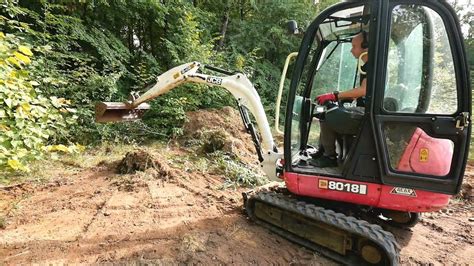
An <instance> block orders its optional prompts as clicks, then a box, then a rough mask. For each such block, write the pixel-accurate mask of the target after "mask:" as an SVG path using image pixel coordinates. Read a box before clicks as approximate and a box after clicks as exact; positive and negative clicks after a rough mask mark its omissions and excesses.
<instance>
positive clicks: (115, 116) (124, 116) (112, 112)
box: [95, 102, 150, 123]
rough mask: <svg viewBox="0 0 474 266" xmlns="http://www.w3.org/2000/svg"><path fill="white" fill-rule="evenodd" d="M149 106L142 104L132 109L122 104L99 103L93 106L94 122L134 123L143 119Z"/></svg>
mask: <svg viewBox="0 0 474 266" xmlns="http://www.w3.org/2000/svg"><path fill="white" fill-rule="evenodd" d="M148 109H150V105H149V104H146V103H142V104H140V105H139V106H137V107H135V108H132V107H131V106H130V105H129V104H127V103H123V102H100V103H97V104H96V105H95V121H96V122H99V123H107V122H120V121H134V120H138V119H140V118H142V117H143V115H144V113H145V111H146V110H148Z"/></svg>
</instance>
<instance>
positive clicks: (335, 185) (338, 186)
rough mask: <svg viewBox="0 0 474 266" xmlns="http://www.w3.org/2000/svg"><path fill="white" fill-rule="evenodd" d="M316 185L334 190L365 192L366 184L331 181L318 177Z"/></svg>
mask: <svg viewBox="0 0 474 266" xmlns="http://www.w3.org/2000/svg"><path fill="white" fill-rule="evenodd" d="M318 187H319V188H321V189H329V190H336V191H342V192H349V193H354V194H362V195H366V194H367V185H364V184H354V183H347V182H339V181H332V180H326V179H319V184H318Z"/></svg>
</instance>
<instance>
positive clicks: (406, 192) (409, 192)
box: [390, 187, 416, 197]
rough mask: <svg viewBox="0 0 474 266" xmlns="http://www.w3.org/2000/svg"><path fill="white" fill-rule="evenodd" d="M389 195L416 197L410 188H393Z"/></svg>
mask: <svg viewBox="0 0 474 266" xmlns="http://www.w3.org/2000/svg"><path fill="white" fill-rule="evenodd" d="M390 194H395V195H401V196H408V197H416V192H415V190H414V189H411V188H404V187H394V188H393V189H392V191H390Z"/></svg>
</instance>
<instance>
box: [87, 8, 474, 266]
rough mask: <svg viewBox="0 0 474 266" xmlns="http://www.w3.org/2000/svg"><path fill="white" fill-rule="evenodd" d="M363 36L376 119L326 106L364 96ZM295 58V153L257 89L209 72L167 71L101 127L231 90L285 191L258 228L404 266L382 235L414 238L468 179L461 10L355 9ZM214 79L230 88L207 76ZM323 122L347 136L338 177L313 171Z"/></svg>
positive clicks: (368, 106) (107, 107)
mask: <svg viewBox="0 0 474 266" xmlns="http://www.w3.org/2000/svg"><path fill="white" fill-rule="evenodd" d="M291 25H292V31H294V32H296V31H300V30H299V29H298V28H297V26H296V25H295V23H294V22H292V23H291ZM362 31H364V32H366V33H367V35H368V36H367V39H366V46H367V48H368V54H369V57H368V58H369V59H368V62H367V63H366V66H367V68H366V72H367V73H366V74H367V91H366V96H365V100H364V107H365V109H364V112H363V113H354V112H353V111H351V110H352V109H351V108H348V107H349V106H351V105H353V103H352V102H342V101H336V102H328V103H326V104H325V105H324V106H319V105H318V104H317V103H316V102H315V100H314V99H315V96H317V95H319V94H321V93H325V92H328V91H334V90H336V91H344V90H347V89H351V88H353V87H355V84H356V82H357V81H358V80H359V76H360V74H361V73H360V72H361V69H360V64H358V61H360V60H357V59H356V58H353V57H352V56H351V54H350V49H351V39H352V38H353V37H354V36H355V35H356V34H359V33H360V32H362ZM290 56H296V61H295V63H294V66H293V68H292V77H291V83H290V88H289V92H288V100H287V106H286V115H285V123H284V144H283V148H278V147H277V145H276V144H275V142H274V140H273V136H272V132H271V130H270V125H269V122H268V120H267V117H266V115H265V112H264V108H263V106H262V103H261V100H260V97H259V95H258V93H257V91H256V89H255V88H254V86H253V85H252V83H251V82H250V80H249V79H248V78H247V77H246V76H245V75H244V74H242V73H231V72H229V71H226V70H223V69H220V68H216V67H213V66H207V65H203V64H201V63H199V62H191V63H186V64H183V65H180V66H177V67H175V68H173V69H170V70H168V71H166V72H165V73H163V74H162V75H160V76H159V77H158V78H157V79H156V83H155V84H154V85H153V86H152V87H151V88H150V89H148V90H147V91H146V92H145V93H144V94H143V95H141V96H138V97H136V96H135V97H132V98H131V99H130V101H127V102H124V103H118V102H102V103H98V104H97V105H96V120H97V121H98V122H113V121H131V120H136V119H139V118H140V117H141V116H142V115H143V114H144V112H145V111H146V110H147V109H149V108H150V106H149V105H148V104H147V103H146V102H148V101H150V100H152V99H154V98H156V97H158V96H160V95H162V94H165V93H167V92H168V91H170V90H172V89H173V88H176V87H177V86H179V85H181V84H184V83H201V84H206V85H209V86H211V87H216V86H217V87H223V88H224V89H226V90H228V91H229V92H230V93H231V94H232V95H233V96H234V97H235V99H236V100H237V105H238V109H239V111H240V114H241V116H242V119H243V122H244V126H245V129H246V130H247V132H248V133H249V134H250V135H251V136H252V139H253V142H254V144H255V147H256V150H257V156H258V160H259V161H260V165H261V167H262V169H263V171H264V172H265V173H266V174H267V176H268V177H269V178H270V179H272V180H276V181H280V183H279V185H273V184H272V185H267V186H264V187H260V188H256V189H254V190H252V191H249V192H246V193H244V195H243V196H244V197H243V198H244V207H245V209H246V212H247V214H248V216H249V217H250V218H251V219H252V220H254V221H255V222H256V223H258V224H260V225H262V226H264V227H267V228H269V229H270V230H271V231H273V232H275V233H277V234H279V235H281V236H283V237H285V238H288V239H290V240H291V241H294V242H296V243H298V244H301V245H303V246H305V247H308V248H310V249H313V250H316V251H318V252H320V253H321V254H323V255H325V256H328V257H330V258H332V259H334V260H336V261H338V262H341V263H343V264H369V265H397V264H398V263H399V246H398V244H397V243H396V240H395V238H394V236H393V235H392V234H391V233H390V232H387V231H385V230H384V229H383V228H382V227H381V226H380V225H384V224H390V225H392V226H399V227H410V226H413V225H414V224H415V223H416V222H417V221H418V219H419V215H420V213H423V212H433V211H437V210H440V209H442V208H444V207H445V206H447V204H448V203H449V199H450V198H451V196H452V195H454V194H456V193H457V192H458V191H459V189H460V185H461V183H462V178H463V175H464V170H465V166H466V161H467V156H468V151H469V141H470V135H471V124H470V121H471V117H470V114H471V89H470V80H469V72H468V63H467V59H466V52H465V48H464V44H463V38H462V33H461V29H460V25H459V21H458V19H457V18H456V15H455V12H454V10H453V9H452V8H451V7H450V6H449V5H448V4H447V3H446V2H445V1H437V0H436V1H435V0H425V1H421V0H418V1H417V0H411V1H408V0H407V1H402V0H387V1H379V0H370V1H344V2H342V3H338V4H335V5H333V6H331V7H329V8H328V9H326V10H324V11H323V12H321V13H320V14H319V15H318V16H317V17H316V18H315V20H314V21H313V22H312V23H311V24H310V25H309V26H308V27H307V28H306V29H305V32H304V36H303V39H302V43H301V46H300V48H299V51H298V53H292V54H291V55H290ZM289 62H290V60H287V61H286V64H285V68H284V73H283V75H282V82H281V83H280V85H282V84H283V83H284V80H285V76H286V70H287V69H288V64H289ZM205 69H207V70H209V71H213V72H217V73H220V74H221V75H222V76H214V75H208V74H204V73H202V72H203V70H205ZM282 87H283V86H280V91H279V97H278V102H277V106H278V107H279V105H280V100H281V95H282ZM279 111H280V110H279V109H277V115H276V117H277V121H276V131H277V133H278V132H279V131H280V129H279V122H278V118H279ZM249 112H250V114H251V115H252V116H253V119H251V116H250V114H249ZM253 121H255V122H256V125H257V127H254V125H253ZM319 121H333V122H332V123H334V124H333V127H335V128H340V130H338V132H340V134H338V135H339V136H338V141H337V150H338V154H339V156H338V165H337V166H336V167H325V168H321V167H316V166H314V164H312V160H313V157H315V154H317V152H318V146H319V144H318V143H319V133H320V127H319ZM353 121H358V123H359V127H358V130H357V132H345V131H344V128H345V126H347V125H349V124H350V123H353Z"/></svg>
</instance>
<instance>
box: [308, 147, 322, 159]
mask: <svg viewBox="0 0 474 266" xmlns="http://www.w3.org/2000/svg"><path fill="white" fill-rule="evenodd" d="M323 155H324V149H323V148H319V149H318V151H317V152H315V153H312V154H311V158H313V159H314V160H317V159H319V158H321V157H323Z"/></svg>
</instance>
